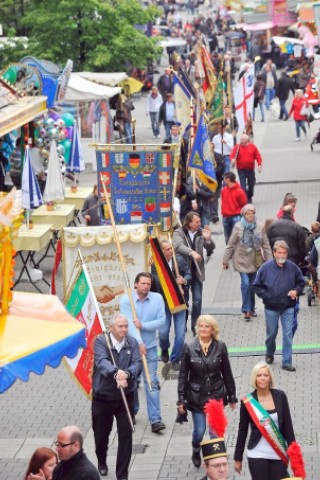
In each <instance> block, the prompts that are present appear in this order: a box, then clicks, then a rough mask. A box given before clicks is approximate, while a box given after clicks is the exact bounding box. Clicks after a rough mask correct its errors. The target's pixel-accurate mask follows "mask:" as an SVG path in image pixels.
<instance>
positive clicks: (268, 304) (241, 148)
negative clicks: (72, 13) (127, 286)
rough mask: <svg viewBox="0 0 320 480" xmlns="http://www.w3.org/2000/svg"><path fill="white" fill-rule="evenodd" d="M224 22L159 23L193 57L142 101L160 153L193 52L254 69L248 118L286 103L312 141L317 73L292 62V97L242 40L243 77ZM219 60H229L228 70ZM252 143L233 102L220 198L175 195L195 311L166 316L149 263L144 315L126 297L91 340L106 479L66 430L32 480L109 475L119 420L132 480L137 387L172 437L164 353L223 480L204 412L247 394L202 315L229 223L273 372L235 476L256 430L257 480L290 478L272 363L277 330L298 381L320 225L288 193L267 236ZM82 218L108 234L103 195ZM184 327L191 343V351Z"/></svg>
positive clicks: (194, 450)
mask: <svg viewBox="0 0 320 480" xmlns="http://www.w3.org/2000/svg"><path fill="white" fill-rule="evenodd" d="M186 8H187V10H188V11H190V12H191V13H192V14H193V13H194V12H195V10H196V2H194V0H188V1H187V2H186ZM221 13H222V12H219V11H217V14H216V16H215V17H214V18H213V17H211V18H205V17H203V16H202V15H199V16H198V17H197V18H196V19H195V20H194V21H192V22H189V21H188V22H187V23H186V24H185V25H183V24H182V20H181V16H180V15H179V11H177V10H173V9H172V8H171V7H170V5H169V4H167V3H165V5H164V17H163V18H162V19H161V22H162V24H165V25H167V26H168V27H169V28H170V29H171V34H173V35H176V36H183V38H185V40H186V48H185V52H184V53H183V54H181V55H177V54H176V53H175V52H174V51H172V52H168V53H170V66H169V65H168V67H167V68H166V69H165V71H164V73H163V75H161V76H160V78H159V80H158V82H157V84H156V85H152V87H151V90H150V93H149V94H148V96H147V99H146V114H147V115H149V116H150V123H151V127H152V133H153V136H154V138H160V137H163V140H164V142H165V143H172V144H173V143H174V144H179V145H180V143H181V132H180V129H179V125H177V122H176V115H175V101H174V100H175V99H174V96H173V86H172V74H173V72H174V71H175V72H177V73H179V71H181V70H184V71H186V72H187V74H188V76H189V78H190V80H191V81H192V82H193V83H196V82H197V81H199V79H200V73H199V70H198V68H197V62H196V55H195V48H196V46H197V45H199V42H200V43H203V44H205V45H206V47H207V48H208V50H209V52H210V55H211V59H212V62H213V64H214V66H215V68H216V69H217V71H220V69H221V68H224V65H225V64H226V63H227V62H230V65H231V74H232V77H233V78H236V74H238V78H239V77H240V78H241V75H242V74H243V73H244V72H245V71H246V70H247V69H248V65H250V63H252V62H254V63H255V67H256V71H255V85H254V110H253V112H252V113H253V120H255V109H256V108H257V107H258V106H259V109H260V114H261V121H265V109H266V110H270V109H271V108H272V102H273V100H274V98H278V99H279V105H280V111H279V120H283V121H286V120H288V118H289V117H290V116H291V115H293V118H294V121H295V127H296V141H300V140H301V131H302V132H304V134H305V135H307V130H306V123H307V122H308V121H310V117H309V115H310V112H309V111H307V112H305V111H304V110H303V109H304V107H307V106H308V98H309V97H308V96H307V95H308V94H307V93H306V92H307V89H308V85H309V83H310V82H314V78H313V77H312V65H310V61H307V60H303V59H302V58H300V59H297V60H296V62H297V63H299V65H300V66H301V73H300V76H299V78H298V80H297V81H298V87H299V88H297V89H296V88H295V86H297V85H295V84H294V82H293V80H292V79H291V78H290V76H289V74H288V73H289V72H288V70H282V71H281V74H280V75H279V72H277V69H276V65H275V64H274V63H273V61H272V60H271V59H268V60H267V61H266V62H265V63H264V64H262V62H260V60H259V62H255V58H256V57H258V56H259V57H262V49H263V45H262V44H257V43H256V42H252V41H250V39H249V38H248V37H247V36H246V35H245V34H244V33H243V37H242V39H243V40H242V43H241V49H242V52H246V54H247V55H248V57H247V58H246V59H245V61H244V62H243V64H242V65H240V66H239V69H238V71H237V68H236V61H235V58H234V57H233V55H232V54H231V52H230V50H229V49H230V45H229V42H228V36H227V35H226V33H227V32H228V29H229V28H230V25H231V18H230V17H229V16H228V15H227V14H226V15H222V14H221ZM223 57H224V60H226V59H227V62H223V61H222V60H223ZM284 60H285V61H284V63H283V65H284V66H287V67H289V66H292V68H295V66H296V65H295V64H294V61H295V59H294V57H293V56H288V58H285V59H284ZM290 92H293V93H294V99H293V101H292V105H291V108H290V109H287V106H286V102H287V100H288V99H289V95H290ZM226 99H228V98H227V96H226ZM229 100H230V98H229ZM230 103H232V102H230ZM133 108H134V107H133V103H132V100H131V99H130V98H127V97H125V96H122V97H121V96H120V97H119V104H118V106H117V113H116V117H115V118H116V121H117V125H119V128H121V129H122V134H123V136H124V138H125V139H126V143H132V142H134V138H133V137H134V132H133V130H132V110H133ZM162 126H163V135H161V127H162ZM238 133H240V135H239V136H238V138H237V134H238ZM252 133H253V132H252V130H248V131H247V132H238V124H237V120H236V117H235V115H234V112H233V110H232V107H231V106H230V104H228V103H225V105H224V118H223V121H222V122H221V123H220V124H219V125H218V126H217V127H216V128H215V129H214V130H213V131H212V132H210V136H211V144H212V149H213V151H214V154H215V160H216V175H217V180H218V188H217V190H216V192H211V191H210V190H209V189H208V188H207V187H206V186H205V185H204V184H203V183H202V182H201V181H200V180H199V179H198V178H194V177H192V176H190V177H189V178H186V179H185V182H184V185H183V189H182V190H181V191H180V192H179V195H178V196H179V199H178V200H179V202H178V204H179V206H178V209H177V211H178V212H179V213H180V217H181V218H180V220H181V225H177V227H176V228H175V230H174V232H173V238H172V242H171V240H169V239H166V240H163V241H162V242H161V248H162V251H163V255H164V258H165V260H166V262H167V263H168V267H169V268H170V270H171V271H172V273H173V275H174V277H175V279H176V282H177V284H178V286H179V288H181V290H182V293H183V296H184V300H185V303H186V306H187V310H186V311H184V310H182V311H180V312H176V313H174V314H172V313H171V311H170V309H169V306H168V300H167V298H166V295H165V292H164V290H163V288H162V285H161V282H160V280H159V278H158V275H157V271H156V268H155V267H154V266H153V265H152V266H151V273H150V272H140V273H139V274H138V275H137V276H136V278H135V281H134V290H133V292H132V296H133V304H134V307H135V313H136V314H134V313H133V311H132V302H131V299H130V297H129V295H124V296H123V297H122V298H121V299H120V313H117V314H116V315H115V316H114V317H113V318H112V319H110V321H109V332H104V333H103V334H101V335H98V336H97V338H96V340H95V343H94V369H93V394H92V427H93V432H94V441H95V453H96V457H97V464H98V468H96V467H95V466H94V465H93V464H92V463H91V462H90V461H89V460H88V459H87V457H86V455H85V454H84V452H83V437H82V434H81V432H80V430H79V428H78V427H76V426H68V427H65V428H63V429H62V430H61V431H59V432H58V434H57V439H56V441H55V448H56V451H53V450H51V449H49V448H39V449H37V450H36V451H35V453H34V454H33V456H32V458H31V460H30V464H29V466H28V469H27V471H26V474H25V477H24V480H73V479H78V480H82V479H83V480H91V479H92V480H93V479H94V480H96V479H98V478H100V476H107V475H108V473H109V466H108V448H109V438H110V433H111V431H112V427H113V422H114V419H115V420H116V423H117V435H118V449H117V461H116V477H117V480H127V479H128V477H129V465H130V460H131V456H132V432H133V429H134V424H135V421H136V418H135V417H136V416H137V415H138V412H139V408H140V407H139V396H138V384H139V382H140V381H141V377H142V378H143V382H144V392H145V396H146V408H147V416H148V420H149V423H150V428H151V432H152V433H153V434H155V435H158V434H161V432H163V431H164V430H165V429H166V424H165V423H164V419H163V416H162V411H161V405H162V402H161V395H160V382H159V378H158V373H157V366H158V348H159V349H160V358H161V361H162V362H163V363H165V364H170V366H171V368H172V370H173V371H175V372H177V373H178V386H177V398H176V399H171V400H172V405H173V408H175V407H177V411H178V412H177V413H178V415H177V422H179V423H181V422H183V421H186V420H187V416H188V412H190V414H191V417H192V424H193V429H192V435H191V438H190V453H191V459H192V462H193V465H194V466H195V467H196V468H199V467H200V466H201V463H202V459H203V462H204V470H205V477H204V478H205V479H209V480H226V479H227V478H228V462H227V458H228V454H227V451H226V446H225V443H224V440H223V439H221V438H219V435H218V434H217V432H216V431H214V429H212V428H209V429H208V436H209V437H210V440H208V439H207V440H206V439H205V434H206V433H205V432H206V430H207V428H208V426H207V417H206V414H205V412H204V408H205V405H206V403H207V402H208V401H209V400H211V399H215V400H221V401H222V402H223V405H224V406H225V407H226V406H227V405H229V406H230V408H231V409H236V408H237V403H238V398H237V393H236V391H237V389H239V385H237V382H236V381H235V379H234V376H233V373H232V361H230V360H229V356H228V348H227V345H226V344H225V343H224V342H223V341H222V340H220V338H219V324H218V322H217V320H216V319H215V318H214V317H213V316H211V315H204V314H203V312H202V295H203V284H204V281H205V280H206V259H208V258H210V256H211V255H212V254H214V250H215V248H216V245H215V243H214V242H213V240H212V232H211V229H210V223H217V222H219V221H220V215H221V220H222V225H223V231H224V238H225V251H224V255H223V261H222V268H223V269H228V268H229V262H230V261H232V265H233V270H234V271H235V272H239V274H240V279H241V296H242V305H241V313H242V314H243V317H244V320H245V321H246V322H250V321H252V320H253V319H254V318H255V317H257V315H258V314H257V311H256V306H255V298H256V296H258V297H259V298H261V299H262V301H263V305H264V316H265V347H266V351H265V361H263V362H259V363H258V364H257V365H255V366H254V367H253V370H252V374H251V384H252V388H253V391H252V392H251V393H249V394H248V395H246V396H245V397H243V398H242V399H241V406H240V413H239V429H238V436H237V442H236V447H235V453H234V469H235V471H236V472H237V473H239V474H240V473H241V472H242V471H243V453H244V449H245V444H246V439H247V436H248V431H249V427H250V437H249V443H248V446H247V458H248V465H249V470H250V475H251V478H252V480H258V479H259V480H281V479H284V478H285V477H287V468H288V455H287V448H288V447H289V446H290V445H291V444H292V443H293V442H295V435H294V429H293V424H292V420H291V414H290V408H289V404H288V400H287V397H286V394H285V393H284V392H283V391H282V390H279V389H277V388H275V379H274V375H273V371H272V368H271V365H272V364H273V363H274V361H275V352H276V337H277V334H278V326H279V321H280V322H281V326H282V363H281V366H282V369H283V370H284V371H285V372H295V371H296V368H295V366H294V365H293V359H292V345H293V338H294V333H295V329H296V316H297V311H298V306H299V296H300V295H301V294H302V293H303V289H304V287H305V283H306V281H305V278H304V275H306V274H307V273H308V272H310V274H311V275H312V279H313V280H314V282H315V286H316V287H318V286H319V287H320V282H319V280H318V276H317V274H320V271H319V269H320V223H319V222H320V218H317V221H315V222H314V223H313V226H312V234H310V233H311V232H308V231H307V230H306V229H305V228H303V227H302V226H301V225H299V224H298V223H297V222H296V219H295V209H296V205H297V198H296V197H295V196H294V195H293V194H292V193H287V194H286V195H285V198H284V201H283V204H282V205H281V206H280V208H279V211H278V212H277V215H276V217H277V218H276V219H275V220H274V219H266V221H265V222H264V224H262V223H260V222H259V221H258V217H257V209H256V207H255V205H254V203H253V202H254V193H255V183H256V176H255V175H256V174H255V172H256V170H257V171H258V172H259V173H260V172H261V170H262V165H263V152H262V153H261V152H260V151H259V149H258V148H257V146H256V145H255V144H254V142H253V140H254V137H253V134H252ZM13 168H14V164H13ZM233 169H235V170H234V171H233ZM236 173H237V175H238V179H239V180H237V177H236ZM12 176H13V177H14V171H13V172H12ZM219 202H220V205H219ZM82 213H83V216H84V219H85V221H86V223H87V225H97V224H99V216H100V215H99V212H98V201H97V186H94V190H93V193H92V195H91V196H90V198H89V199H88V200H87V201H86V203H85V205H84V207H83V212H82ZM179 213H178V214H179ZM319 292H320V288H319ZM189 303H190V322H189V311H188V309H189ZM189 323H190V329H191V332H192V335H193V337H194V338H192V340H191V341H190V342H186V341H185V334H186V330H187V328H188V325H189ZM172 326H173V341H172V348H170V338H171V337H170V332H171V329H172ZM241 381H242V380H241ZM175 403H176V405H175ZM269 425H271V430H272V432H273V433H272V432H271V431H270V429H269V428H268V426H269ZM201 457H202V458H201ZM99 475H100V476H99Z"/></svg>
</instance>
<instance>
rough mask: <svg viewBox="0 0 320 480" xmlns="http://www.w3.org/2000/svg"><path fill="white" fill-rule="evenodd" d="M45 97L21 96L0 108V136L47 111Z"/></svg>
mask: <svg viewBox="0 0 320 480" xmlns="http://www.w3.org/2000/svg"><path fill="white" fill-rule="evenodd" d="M46 100H47V97H44V96H38V97H22V98H19V99H16V100H15V101H14V102H13V103H11V104H10V105H7V106H6V107H3V108H1V109H0V137H2V136H3V135H5V134H6V133H10V132H12V130H16V129H17V128H19V127H21V126H22V125H25V124H26V123H28V122H31V120H34V118H36V117H38V116H39V115H43V114H44V113H46V111H47V103H46Z"/></svg>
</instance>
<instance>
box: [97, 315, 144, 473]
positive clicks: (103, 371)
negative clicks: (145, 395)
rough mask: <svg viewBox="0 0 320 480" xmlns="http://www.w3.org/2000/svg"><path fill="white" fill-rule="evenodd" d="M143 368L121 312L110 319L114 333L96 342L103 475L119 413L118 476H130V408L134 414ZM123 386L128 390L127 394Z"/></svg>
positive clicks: (101, 467)
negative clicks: (134, 401) (135, 397)
mask: <svg viewBox="0 0 320 480" xmlns="http://www.w3.org/2000/svg"><path fill="white" fill-rule="evenodd" d="M141 370H142V362H141V357H140V351H139V345H138V342H137V341H136V339H135V338H132V337H130V336H128V320H127V319H126V317H125V316H124V315H122V314H121V313H117V314H116V315H115V316H114V317H113V318H112V319H111V320H110V333H108V334H107V333H103V334H101V335H98V336H97V337H96V340H95V343H94V368H93V379H92V389H93V396H92V428H93V432H94V440H95V446H96V455H97V458H98V469H99V473H100V475H101V476H106V475H108V467H107V463H106V459H107V451H108V444H109V435H110V433H111V430H112V425H113V417H115V418H116V420H117V432H118V454H117V466H116V475H117V480H125V479H127V478H128V468H129V464H130V460H131V454H132V428H131V422H130V420H129V418H128V409H129V411H130V414H131V416H132V415H133V400H134V385H135V381H136V379H137V378H138V376H139V375H140V373H141ZM121 389H123V391H124V394H125V396H123V397H122V395H121ZM121 397H122V398H121ZM125 402H126V403H127V405H126V404H125ZM126 407H128V409H127V408H126Z"/></svg>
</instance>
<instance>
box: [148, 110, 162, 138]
mask: <svg viewBox="0 0 320 480" xmlns="http://www.w3.org/2000/svg"><path fill="white" fill-rule="evenodd" d="M150 120H151V127H152V131H153V135H154V136H155V137H157V136H158V135H160V128H159V113H158V112H150Z"/></svg>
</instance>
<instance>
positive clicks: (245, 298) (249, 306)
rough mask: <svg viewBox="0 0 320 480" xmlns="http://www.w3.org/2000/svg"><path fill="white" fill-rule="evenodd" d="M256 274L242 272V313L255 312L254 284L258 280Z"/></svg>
mask: <svg viewBox="0 0 320 480" xmlns="http://www.w3.org/2000/svg"><path fill="white" fill-rule="evenodd" d="M256 275H257V274H256V272H254V273H244V272H240V278H241V295H242V308H241V311H242V312H243V313H245V312H254V309H255V297H254V291H253V289H252V284H253V282H254V281H255V279H256Z"/></svg>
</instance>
